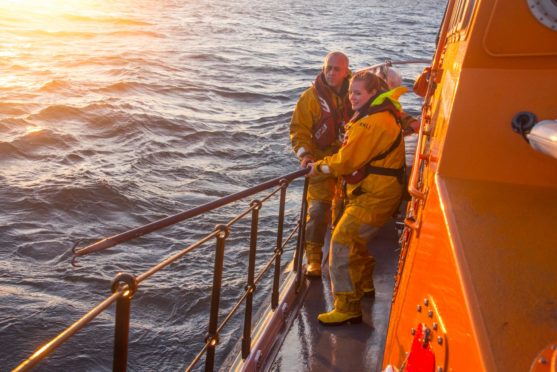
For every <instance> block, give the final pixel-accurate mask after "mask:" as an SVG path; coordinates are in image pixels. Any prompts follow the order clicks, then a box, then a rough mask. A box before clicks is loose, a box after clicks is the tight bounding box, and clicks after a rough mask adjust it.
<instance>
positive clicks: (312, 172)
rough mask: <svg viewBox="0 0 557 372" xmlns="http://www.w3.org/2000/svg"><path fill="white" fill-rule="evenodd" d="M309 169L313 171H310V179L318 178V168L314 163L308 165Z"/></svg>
mask: <svg viewBox="0 0 557 372" xmlns="http://www.w3.org/2000/svg"><path fill="white" fill-rule="evenodd" d="M307 167H308V168H311V170H310V171H309V173H308V174H307V176H308V177H315V176H317V174H318V172H317V167H316V166H315V163H314V162H311V163H308V165H307Z"/></svg>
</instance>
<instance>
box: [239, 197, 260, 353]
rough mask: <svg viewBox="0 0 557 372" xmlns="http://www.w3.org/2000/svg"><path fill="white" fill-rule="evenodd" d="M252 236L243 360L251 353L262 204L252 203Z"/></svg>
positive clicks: (243, 337) (258, 202)
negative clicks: (258, 233) (256, 259)
mask: <svg viewBox="0 0 557 372" xmlns="http://www.w3.org/2000/svg"><path fill="white" fill-rule="evenodd" d="M251 206H252V207H253V209H252V211H251V236H250V246H249V261H248V284H247V285H246V291H247V295H246V312H245V315H244V335H243V336H242V359H246V358H247V357H248V355H249V353H250V352H251V316H252V311H253V310H252V308H253V293H254V292H255V284H254V279H255V253H256V250H257V232H258V226H259V210H260V209H261V202H260V201H259V200H254V201H253V202H251Z"/></svg>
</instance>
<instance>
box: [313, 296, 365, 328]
mask: <svg viewBox="0 0 557 372" xmlns="http://www.w3.org/2000/svg"><path fill="white" fill-rule="evenodd" d="M354 297H355V296H353V295H340V294H335V304H334V308H333V310H331V311H329V312H328V313H322V314H319V315H318V316H317V320H319V323H321V324H322V325H324V326H327V327H329V326H339V325H344V324H357V323H361V322H362V308H361V305H360V301H359V300H356V299H355V298H354Z"/></svg>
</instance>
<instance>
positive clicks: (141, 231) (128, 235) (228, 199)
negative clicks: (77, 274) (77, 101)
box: [72, 168, 309, 265]
mask: <svg viewBox="0 0 557 372" xmlns="http://www.w3.org/2000/svg"><path fill="white" fill-rule="evenodd" d="M308 172H309V169H307V168H306V169H300V170H298V171H296V172H292V173H289V174H286V175H284V176H283V177H277V178H274V179H272V180H269V181H267V182H264V183H261V184H259V185H257V186H254V187H251V188H249V189H246V190H243V191H240V192H238V193H236V194H232V195H228V196H225V197H223V198H220V199H218V200H215V201H212V202H209V203H206V204H203V205H200V206H199V207H195V208H192V209H189V210H187V211H184V212H181V213H178V214H175V215H172V216H168V217H165V218H162V219H160V220H157V221H154V222H151V223H148V224H146V225H143V226H140V227H137V228H135V229H132V230H129V231H126V232H123V233H121V234H118V235H113V236H111V237H108V238H105V239H102V240H99V241H98V242H96V243H93V244H91V245H88V246H86V247H83V248H81V249H78V248H77V247H74V248H72V251H73V256H72V264H73V265H75V259H76V258H77V257H79V256H83V255H86V254H89V253H93V252H99V251H102V250H105V249H107V248H111V247H114V246H115V245H118V244H120V243H124V242H127V241H130V240H132V239H135V238H138V237H140V236H143V235H145V234H149V233H151V232H154V231H157V230H160V229H162V228H165V227H168V226H170V225H174V224H176V223H178V222H181V221H183V220H186V219H188V218H192V217H195V216H199V215H200V214H203V213H206V212H209V211H212V210H214V209H217V208H220V207H222V206H224V205H226V204H230V203H232V202H235V201H238V200H240V199H243V198H246V197H248V196H252V195H255V194H257V193H259V192H261V191H264V190H267V189H269V188H271V187H273V186H278V185H279V184H280V182H281V180H283V179H285V180H287V181H292V180H294V179H296V178H299V177H301V176H303V175H305V174H306V173H308Z"/></svg>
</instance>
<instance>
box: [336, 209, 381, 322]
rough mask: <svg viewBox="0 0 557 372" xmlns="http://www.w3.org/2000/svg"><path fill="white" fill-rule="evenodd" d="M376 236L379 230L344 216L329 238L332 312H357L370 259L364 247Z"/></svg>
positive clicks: (348, 215) (353, 217) (346, 215)
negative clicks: (333, 298)
mask: <svg viewBox="0 0 557 372" xmlns="http://www.w3.org/2000/svg"><path fill="white" fill-rule="evenodd" d="M378 232H379V227H376V226H371V225H369V224H366V223H364V222H363V221H362V220H361V219H359V218H358V217H355V216H353V215H351V214H347V213H344V214H343V215H342V217H341V218H340V220H339V221H338V223H337V225H336V227H335V229H334V231H333V236H332V237H331V247H330V252H329V270H330V273H331V285H332V290H333V294H334V297H335V304H334V306H335V309H337V310H339V311H342V312H350V313H354V312H357V311H360V300H361V298H362V296H363V291H362V289H363V288H362V287H365V284H367V283H366V280H369V278H367V276H370V273H369V271H370V264H371V263H370V260H372V258H370V256H369V254H368V253H367V243H368V241H369V240H371V239H372V238H373V237H374V236H375V235H377V233H378Z"/></svg>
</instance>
